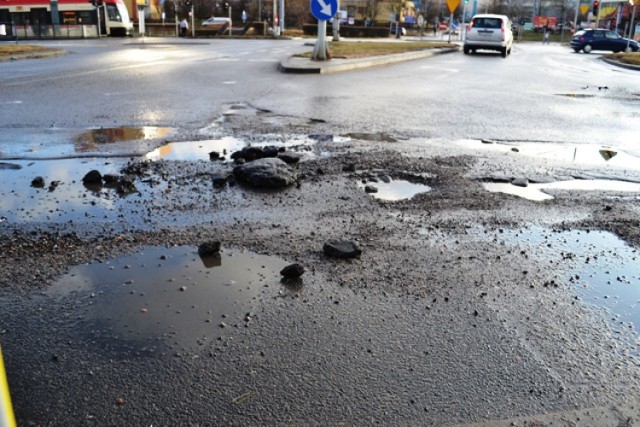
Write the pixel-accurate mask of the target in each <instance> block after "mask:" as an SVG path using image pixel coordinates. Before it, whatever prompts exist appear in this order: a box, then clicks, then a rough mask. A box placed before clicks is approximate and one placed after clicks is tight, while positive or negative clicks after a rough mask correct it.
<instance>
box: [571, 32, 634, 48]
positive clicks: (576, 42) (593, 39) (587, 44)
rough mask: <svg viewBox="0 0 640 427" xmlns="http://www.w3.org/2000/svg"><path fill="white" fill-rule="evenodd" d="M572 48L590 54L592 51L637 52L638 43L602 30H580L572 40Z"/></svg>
mask: <svg viewBox="0 0 640 427" xmlns="http://www.w3.org/2000/svg"><path fill="white" fill-rule="evenodd" d="M571 48H572V49H573V50H574V51H575V52H580V51H583V52H584V53H589V52H591V51H592V50H609V51H612V52H637V51H638V42H637V41H635V40H629V39H625V38H624V37H620V36H619V35H618V34H617V33H616V32H615V31H611V30H605V29H602V28H599V29H596V30H591V29H589V30H580V31H578V32H577V33H575V34H574V35H573V37H572V38H571Z"/></svg>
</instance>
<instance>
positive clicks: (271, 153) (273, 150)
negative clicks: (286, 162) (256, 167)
mask: <svg viewBox="0 0 640 427" xmlns="http://www.w3.org/2000/svg"><path fill="white" fill-rule="evenodd" d="M262 157H278V148H277V147H274V146H273V145H269V146H267V147H264V148H263V149H262Z"/></svg>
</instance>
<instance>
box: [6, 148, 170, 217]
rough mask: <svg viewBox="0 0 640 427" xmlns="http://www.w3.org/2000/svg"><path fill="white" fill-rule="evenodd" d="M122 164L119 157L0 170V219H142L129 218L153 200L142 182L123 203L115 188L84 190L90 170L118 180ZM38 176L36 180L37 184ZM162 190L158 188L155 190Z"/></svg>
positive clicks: (21, 164)
mask: <svg viewBox="0 0 640 427" xmlns="http://www.w3.org/2000/svg"><path fill="white" fill-rule="evenodd" d="M125 164H126V163H125V162H124V161H123V160H119V159H108V160H105V159H80V160H79V159H62V160H37V161H24V160H21V161H16V162H13V163H12V165H14V166H19V167H12V168H9V169H0V180H1V181H2V188H1V189H0V215H1V216H2V217H4V218H5V219H6V220H7V222H11V223H25V222H46V221H54V222H68V223H73V222H76V221H92V222H112V221H118V220H120V218H124V217H126V218H127V222H128V223H130V224H131V225H141V224H142V223H143V222H144V221H146V220H147V219H145V218H143V217H141V216H140V215H132V213H135V212H137V211H138V209H140V206H139V205H140V203H142V202H148V201H150V200H152V199H153V196H152V194H151V193H149V192H148V191H145V189H146V188H147V184H146V183H144V182H140V181H136V182H135V185H136V186H137V187H138V190H141V191H140V192H133V193H131V194H129V196H128V197H127V198H126V199H125V198H123V197H122V195H121V194H118V193H117V191H116V189H115V187H114V186H108V185H107V186H104V187H103V186H93V187H91V186H85V185H84V184H83V182H82V179H83V177H84V176H85V175H86V174H87V173H88V172H89V171H91V170H93V169H95V170H100V171H101V172H102V174H103V175H106V174H110V175H112V176H120V170H121V169H122V168H123V167H124V166H125ZM37 178H41V181H40V180H39V181H38V182H37V183H36V182H35V181H36V179H37ZM161 189H162V187H161V186H160V187H158V190H159V191H160V190H161Z"/></svg>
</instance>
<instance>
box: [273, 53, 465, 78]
mask: <svg viewBox="0 0 640 427" xmlns="http://www.w3.org/2000/svg"><path fill="white" fill-rule="evenodd" d="M459 51H460V48H459V47H457V48H446V49H429V50H420V51H415V52H406V53H397V54H393V55H380V56H369V57H366V58H355V59H341V58H334V59H331V60H329V61H312V60H311V59H308V58H299V57H293V56H290V57H289V58H287V59H285V60H284V61H282V62H281V63H280V65H279V67H278V68H279V69H280V71H282V72H283V73H298V74H329V73H337V72H341V71H349V70H357V69H360V68H369V67H377V66H381V65H388V64H394V63H396V62H404V61H412V60H415V59H423V58H430V57H432V56H435V55H442V54H445V53H452V52H459Z"/></svg>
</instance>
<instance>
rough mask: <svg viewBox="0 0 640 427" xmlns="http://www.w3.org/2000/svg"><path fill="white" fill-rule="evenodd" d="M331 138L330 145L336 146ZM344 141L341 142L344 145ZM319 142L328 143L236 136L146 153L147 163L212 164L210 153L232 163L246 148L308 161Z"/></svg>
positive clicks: (308, 138) (311, 139) (310, 138)
mask: <svg viewBox="0 0 640 427" xmlns="http://www.w3.org/2000/svg"><path fill="white" fill-rule="evenodd" d="M329 136H330V137H331V139H330V141H329V142H336V141H335V140H334V138H333V137H332V136H331V135H329ZM341 140H342V139H339V141H341ZM320 142H327V141H324V140H318V139H316V136H315V135H309V136H297V137H296V136H293V137H287V138H285V137H283V136H280V135H272V136H271V137H267V138H264V140H262V141H247V140H244V139H239V138H236V137H233V136H225V137H222V138H219V139H210V140H203V141H187V142H172V143H169V144H166V145H163V146H161V147H158V148H156V149H155V150H153V151H151V152H149V153H147V154H146V155H145V156H144V158H145V159H146V160H153V161H157V160H187V161H197V160H210V159H211V157H210V156H209V153H212V152H215V153H217V154H218V156H216V158H220V159H222V158H224V159H227V160H228V159H229V158H230V156H231V154H232V153H233V152H235V151H240V150H242V149H243V148H245V147H261V148H264V147H268V146H272V147H276V148H285V149H287V150H293V151H296V152H303V153H305V155H306V157H313V153H312V151H313V147H314V146H315V145H317V144H318V143H320Z"/></svg>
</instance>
